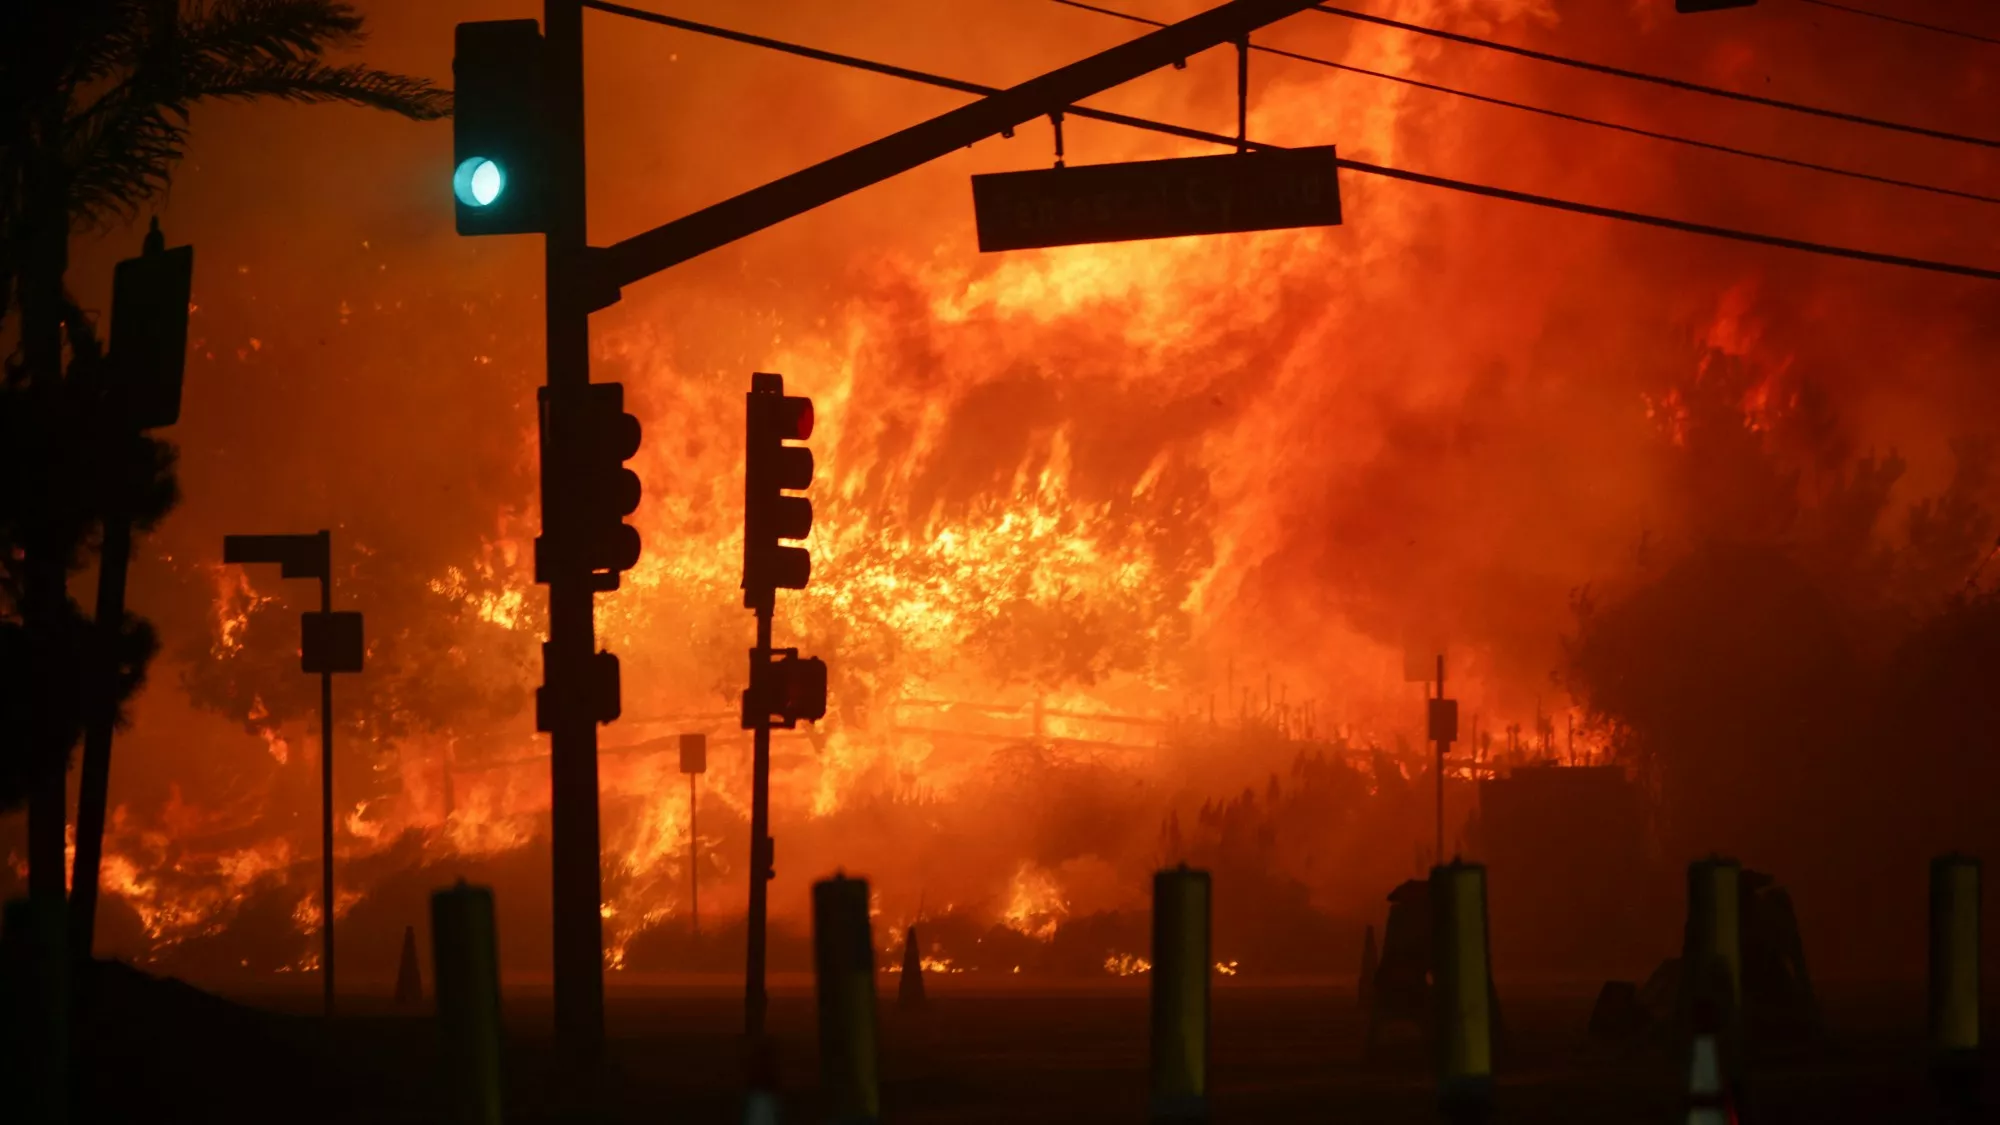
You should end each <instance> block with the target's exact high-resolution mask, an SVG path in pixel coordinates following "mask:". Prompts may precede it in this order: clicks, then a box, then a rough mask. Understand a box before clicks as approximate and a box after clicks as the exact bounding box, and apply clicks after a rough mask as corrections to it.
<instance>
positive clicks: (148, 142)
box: [65, 90, 188, 227]
mask: <svg viewBox="0 0 2000 1125" xmlns="http://www.w3.org/2000/svg"><path fill="white" fill-rule="evenodd" d="M138 93H139V91H134V90H127V91H124V92H122V93H114V94H112V95H107V96H106V98H105V99H103V100H102V102H100V104H105V103H109V104H108V105H107V106H106V109H105V111H104V112H101V113H97V114H94V115H92V116H91V117H90V118H89V119H88V120H85V121H80V122H79V123H78V125H79V128H78V129H77V130H76V131H75V132H73V133H72V134H71V136H70V138H69V144H68V145H67V146H66V149H67V151H66V153H65V157H66V160H65V163H67V164H68V165H69V174H70V181H69V189H70V217H71V222H72V223H73V224H75V225H77V226H80V227H89V226H94V225H96V224H98V223H101V222H105V221H108V220H113V219H129V218H131V217H132V216H133V215H135V214H136V213H137V211H138V209H139V207H140V206H141V205H143V204H144V203H146V202H147V201H148V200H151V199H154V198H156V197H157V196H158V195H159V194H160V193H161V192H164V191H165V190H166V188H167V184H168V182H169V180H170V179H171V177H172V174H173V168H174V165H175V164H177V163H179V162H180V159H181V156H182V154H183V153H184V152H185V151H186V149H187V134H188V125H187V109H186V107H185V106H184V105H183V104H181V103H178V102H161V101H157V100H154V99H151V98H147V97H143V96H136V95H137V94H138Z"/></svg>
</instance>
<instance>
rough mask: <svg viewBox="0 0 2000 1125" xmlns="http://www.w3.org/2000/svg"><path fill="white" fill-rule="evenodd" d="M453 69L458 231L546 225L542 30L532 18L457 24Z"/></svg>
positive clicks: (524, 230)
mask: <svg viewBox="0 0 2000 1125" xmlns="http://www.w3.org/2000/svg"><path fill="white" fill-rule="evenodd" d="M456 49H457V53H456V54H455V55H454V57H453V58H452V62H451V69H452V78H453V84H454V87H455V89H454V90H453V95H452V96H453V108H452V125H451V164H452V176H451V189H452V205H453V207H454V208H456V210H457V216H458V233H460V234H467V235H475V234H531V233H535V232H538V231H539V232H545V231H547V230H548V218H547V208H546V200H547V197H548V191H547V176H548V172H547V169H548V146H547V141H546V138H547V114H546V112H545V102H544V90H545V82H546V79H545V74H544V52H543V48H542V33H541V30H540V29H539V28H538V27H537V26H536V24H535V21H534V20H480V21H477V22H473V23H461V24H459V25H458V34H457V38H456Z"/></svg>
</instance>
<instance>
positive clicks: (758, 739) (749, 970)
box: [743, 608, 773, 1038]
mask: <svg viewBox="0 0 2000 1125" xmlns="http://www.w3.org/2000/svg"><path fill="white" fill-rule="evenodd" d="M751 659H752V660H754V661H756V662H758V663H759V664H762V665H769V664H770V662H771V610H770V609H767V608H760V609H758V610H757V651H756V652H755V653H754V654H752V657H751ZM750 847H751V856H750V858H751V863H750V918H749V941H748V943H747V944H748V947H749V948H748V950H747V954H746V963H745V966H744V970H743V1031H744V1033H745V1034H747V1035H749V1036H751V1037H753V1038H755V1037H758V1036H761V1035H763V1034H764V1012H765V1011H766V1009H768V1008H769V1007H770V997H769V995H768V994H766V993H765V991H764V949H765V940H764V918H765V913H766V909H767V903H768V900H769V897H770V889H771V877H772V871H771V868H772V858H773V857H772V854H771V853H772V846H771V717H770V715H769V714H766V713H763V712H761V711H760V712H759V713H758V716H757V722H756V726H754V727H753V728H751V761H750Z"/></svg>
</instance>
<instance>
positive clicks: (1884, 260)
mask: <svg viewBox="0 0 2000 1125" xmlns="http://www.w3.org/2000/svg"><path fill="white" fill-rule="evenodd" d="M582 3H583V6H584V7H586V8H595V9H597V10H598V11H602V12H609V13H612V14H614V15H620V16H626V17H629V18H631V19H635V20H643V21H645V22H647V23H656V24H660V25H663V26H666V27H672V28H677V29H679V30H682V31H689V32H693V33H695V34H697V35H705V36H709V37H711V38H716V39H726V40H730V41H732V42H736V43H742V44H745V45H747V46H752V47H760V48H763V49H765V50H771V51H778V52H782V53H784V54H788V55H796V56H798V57H800V58H808V59H815V60H818V61H820V62H828V63H833V64H835V65H838V66H844V67H849V68H852V69H856V70H865V71H870V72H872V73H875V74H882V75H887V76H889V77H893V78H901V79H904V80H906V81H910V82H920V83H923V84H925V85H928V86H936V87H940V88H942V89H947V90H956V91H959V92H961V93H967V94H980V95H990V94H996V93H999V92H1000V91H1001V88H1000V87H998V86H987V85H984V84H982V83H978V82H968V81H965V80H963V79H958V78H948V77H945V76H943V75H938V74H931V73H928V72H926V71H921V70H915V69H912V68H910V67H903V66H896V65H894V64H891V63H882V62H876V61H874V60H872V59H864V58H860V57H858V56H854V55H844V54H840V53H838V52H835V51H824V50H820V49H819V48H816V47H807V46H803V45H801V44H797V43H790V42H786V41H785V40H782V39H772V38H769V37H766V36H762V35H752V34H750V33H748V32H742V31H733V30H731V29H729V28H726V27H717V26H715V25H713V24H705V23H698V22H696V21H694V20H687V19H681V18H679V17H678V16H668V15H663V14H661V13H658V12H649V11H646V10H644V9H641V8H632V7H627V6H626V5H623V4H614V3H610V2H609V0H582ZM1063 114H1064V116H1067V117H1084V118H1089V119H1091V120H1095V121H1105V122H1109V123H1111V124H1114V125H1124V126H1128V127H1130V128H1135V129H1144V130H1147V131H1150V132H1155V133H1164V134H1167V135H1169V136H1175V137H1183V138H1186V139H1189V140H1196V141H1204V142H1207V143H1209V144H1215V145H1223V146H1227V147H1231V148H1233V147H1235V146H1236V144H1237V139H1236V138H1235V137H1229V136H1224V135H1223V134H1221V133H1211V132H1209V131H1208V130H1206V129H1191V128H1188V127H1186V126H1183V125H1172V124H1168V123H1167V122H1163V121H1154V120H1151V119H1148V118H1144V117H1134V116H1131V115H1129V114H1123V113H1109V112H1106V111H1104V110H1095V109H1090V108H1088V107H1085V106H1071V107H1069V108H1068V109H1065V110H1063ZM1246 143H1247V146H1248V147H1250V148H1253V149H1258V150H1280V149H1283V148H1284V147H1285V146H1283V145H1275V144H1270V143H1268V142H1265V141H1254V140H1253V141H1248V142H1246ZM1339 164H1340V167H1342V168H1345V169H1347V170H1349V171H1352V172H1360V173H1362V174H1364V175H1371V176H1383V177H1387V178H1389V179H1395V180H1405V181H1408V182H1410V183H1417V184H1426V185H1429V186H1431V187H1437V188H1444V189H1446V190H1448V191H1456V192H1462V193H1465V194H1468V195H1479V196H1485V197H1487V198H1489V199H1505V200H1510V201H1512V202H1515V203H1525V204H1528V205H1530V206H1535V207H1544V208H1549V209H1552V210H1557V211H1567V212H1570V213H1572V214H1578V215H1595V216H1597V217H1599V218H1605V219H1616V220H1619V221H1621V222H1628V223H1637V224H1639V225H1642V226H1650V227H1657V228H1660V229H1664V230H1676V231H1682V232H1685V233H1688V234H1700V235H1707V236H1709V237H1711V238H1722V239H1728V240H1730V241H1734V242H1748V243H1753V244H1756V245H1761V246H1776V247H1781V248H1784V249H1788V250H1799V251H1804V252H1806V253H1810V254H1820V255H1825V256H1828V257H1834V258H1847V259H1850V260H1853V261H1860V262H1874V263H1876V264H1879V265H1889V266H1902V267H1904V268H1907V269H1916V270H1925V271H1929V272H1932V273H1947V274H1955V275H1958V276H1960V277H1977V278H1982V279H1984V280H1987V281H2000V270H1992V269H1984V268H1981V267H1979V266H1967V265H1960V264H1958V263H1955V262H1941V261H1935V260H1932V259H1928V258H1910V257H1904V256H1902V255H1898V254H1883V253H1878V252H1876V251H1873V250H1860V249H1856V248H1854V247H1849V246H1836V245H1832V244H1829V243H1822V242H1809V241H1806V240H1804V239H1797V238H1785V237H1783V236H1780V235H1772V234H1762V233H1759V232H1756V231H1746V230H1737V229H1734V228H1731V227H1721V226H1713V225H1711V224H1707V223H1695V222H1688V221H1686V220H1683V219H1673V218H1668V217H1665V216H1661V215H1650V214H1646V213H1645V212H1641V211H1627V210H1623V209H1620V208H1616V207H1600V206H1598V205H1597V204H1594V203H1581V202H1577V201H1575V200H1568V199H1559V198H1556V197H1554V196H1548V195H1537V194H1535V193H1533V192H1525V191H1515V190H1513V189H1511V188H1500V187H1492V186H1490V185H1487V184H1478V183H1473V182H1471V181H1468V180H1458V179H1452V178H1450V177H1448V176H1433V175H1431V174H1429V173H1427V172H1413V171H1410V170H1409V169H1405V168H1392V167H1389V166H1387V165H1382V164H1371V163H1368V162H1366V161H1361V160H1349V159H1347V158H1346V157H1342V158H1340V161H1339Z"/></svg>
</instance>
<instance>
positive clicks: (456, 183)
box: [451, 156, 507, 207]
mask: <svg viewBox="0 0 2000 1125" xmlns="http://www.w3.org/2000/svg"><path fill="white" fill-rule="evenodd" d="M451 190H452V192H453V193H454V194H456V195H457V196H458V201H459V202H460V203H463V204H465V205H466V206H467V207H490V206H492V205H493V201H494V200H497V199H499V198H500V193H501V192H504V191H506V190H507V173H506V172H504V171H502V170H501V168H500V165H498V164H496V163H494V162H493V161H491V160H488V159H487V158H486V157H483V156H475V157H472V158H471V159H470V160H467V161H465V162H464V163H461V164H460V165H459V166H458V171H457V172H455V173H453V174H452V177H451Z"/></svg>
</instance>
